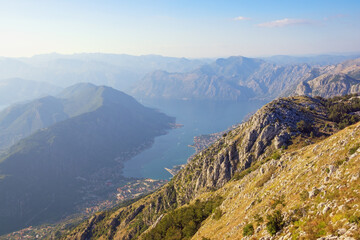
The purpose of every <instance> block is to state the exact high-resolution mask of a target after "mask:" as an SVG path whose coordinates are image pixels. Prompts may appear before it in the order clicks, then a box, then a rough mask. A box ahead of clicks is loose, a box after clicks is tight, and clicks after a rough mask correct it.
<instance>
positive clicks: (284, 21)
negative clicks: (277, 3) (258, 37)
mask: <svg viewBox="0 0 360 240" xmlns="http://www.w3.org/2000/svg"><path fill="white" fill-rule="evenodd" d="M310 23H311V21H310V20H307V19H291V18H284V19H280V20H275V21H271V22H264V23H260V24H258V26H259V27H268V28H272V27H285V26H291V25H300V24H310Z"/></svg>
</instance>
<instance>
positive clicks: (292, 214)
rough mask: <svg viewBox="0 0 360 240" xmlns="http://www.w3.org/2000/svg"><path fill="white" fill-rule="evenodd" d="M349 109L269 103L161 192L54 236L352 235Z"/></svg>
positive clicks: (354, 106)
mask: <svg viewBox="0 0 360 240" xmlns="http://www.w3.org/2000/svg"><path fill="white" fill-rule="evenodd" d="M358 111H360V100H359V96H353V95H348V96H346V97H336V98H332V99H324V98H320V97H319V98H310V97H305V96H301V97H290V98H281V99H277V100H275V101H273V102H271V103H269V104H267V105H265V106H264V107H263V108H261V109H260V110H259V111H258V112H256V113H255V114H254V115H253V116H252V117H251V118H250V119H249V120H248V121H247V122H245V123H242V124H240V125H239V126H238V127H237V128H235V129H233V130H231V131H229V132H228V133H227V134H224V135H223V137H221V138H220V139H219V140H218V141H216V142H215V143H214V144H213V145H211V146H210V147H209V148H207V149H204V150H202V151H201V152H200V153H198V154H197V155H196V156H195V157H194V158H192V159H191V161H190V162H188V163H187V164H186V166H185V167H184V168H183V169H182V170H181V171H180V172H179V173H178V174H177V175H175V176H174V178H172V180H171V181H170V182H169V183H168V184H166V185H164V186H163V187H162V188H160V189H158V190H157V191H155V192H154V193H152V194H150V195H147V196H144V197H142V198H141V199H139V200H136V201H135V202H130V203H124V204H123V205H120V206H118V207H117V208H115V209H113V210H109V211H105V212H99V213H97V214H95V215H93V216H92V217H91V218H89V219H88V220H86V221H84V222H83V223H81V224H80V225H78V226H77V227H75V228H70V229H65V230H64V231H63V234H64V235H63V236H62V237H61V239H69V240H70V239H222V238H224V237H225V238H229V239H240V238H242V237H245V239H251V238H256V239H260V238H263V239H270V238H271V239H290V238H291V237H295V238H302V239H318V237H324V238H323V239H346V238H348V239H356V237H358V236H359V230H360V229H359V227H358V223H359V218H360V216H359V212H358V211H357V209H358V204H359V203H360V198H359V194H358V191H359V190H360V189H359V186H360V185H359V181H360V177H359V164H358V163H359V161H360V150H359V149H360V142H359V139H360V138H359V136H360V125H359V123H356V122H357V121H359V120H360V117H354V121H353V122H347V123H346V124H345V125H342V124H343V123H345V122H346V121H347V120H348V119H349V116H355V115H354V112H358ZM339 112H340V113H341V114H340V115H338V117H335V116H334V115H336V114H337V113H339ZM353 123H356V124H355V125H351V124H353ZM349 125H351V126H349ZM346 126H349V127H346ZM344 127H345V129H343V130H340V129H341V128H344Z"/></svg>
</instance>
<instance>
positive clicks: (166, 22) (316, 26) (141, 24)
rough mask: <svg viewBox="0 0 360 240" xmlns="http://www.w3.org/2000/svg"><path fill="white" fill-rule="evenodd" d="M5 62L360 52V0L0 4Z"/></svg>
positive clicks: (32, 0) (0, 0) (0, 51)
mask: <svg viewBox="0 0 360 240" xmlns="http://www.w3.org/2000/svg"><path fill="white" fill-rule="evenodd" d="M0 6H1V7H0V56H8V57H21V56H32V55H35V54H42V53H50V52H58V53H64V54H71V53H81V52H105V53H126V54H132V55H142V54H161V55H165V56H176V57H191V58H198V57H225V56H231V55H243V56H268V55H277V54H288V55H306V54H322V53H343V52H360V1H359V0H338V1H335V0H312V1H308V0H301V1H300V0H297V1H295V0H287V1H276V0H262V1H261V0H237V1H231V0H221V1H220V0H219V1H211V0H208V1H202V0H198V1H196V0H192V1H187V0H179V1H177V0H129V1H121V0H117V1H115V0H113V1H111V0H97V1H95V0H87V1H82V0H0Z"/></svg>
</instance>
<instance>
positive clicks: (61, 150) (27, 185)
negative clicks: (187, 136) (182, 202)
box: [0, 84, 174, 234]
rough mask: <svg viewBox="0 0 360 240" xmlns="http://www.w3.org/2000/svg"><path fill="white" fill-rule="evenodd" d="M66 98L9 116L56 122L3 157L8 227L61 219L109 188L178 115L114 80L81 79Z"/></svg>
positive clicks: (2, 227) (1, 185)
mask: <svg viewBox="0 0 360 240" xmlns="http://www.w3.org/2000/svg"><path fill="white" fill-rule="evenodd" d="M61 97H63V98H60V97H59V98H53V97H49V98H43V99H39V100H37V101H35V102H33V103H31V104H30V105H26V106H27V107H26V108H25V109H28V113H31V114H30V115H27V117H26V118H23V117H22V116H23V115H24V114H25V115H26V114H27V112H26V111H25V112H24V111H22V110H24V109H21V108H15V110H16V111H15V110H14V111H10V112H11V113H12V114H10V115H7V118H5V120H6V119H8V118H10V117H11V116H14V115H16V114H18V115H19V116H20V118H17V119H18V120H19V121H20V120H24V121H25V122H24V126H26V124H29V123H30V126H34V125H35V123H39V124H38V126H42V127H44V125H41V124H50V126H45V128H42V129H40V130H38V131H36V132H35V133H33V134H31V135H30V136H28V137H26V138H24V139H22V140H20V141H19V142H18V143H16V144H15V145H13V146H12V147H11V148H9V149H8V150H7V151H6V152H4V154H2V155H1V156H0V192H1V194H0V233H1V234H2V233H6V232H10V231H13V230H16V229H20V228H24V227H26V226H29V225H33V224H39V223H42V222H43V221H44V220H46V221H47V222H48V221H53V220H56V219H59V218H60V217H63V216H66V214H69V213H73V212H74V211H75V210H76V209H75V208H76V207H78V206H79V204H81V203H82V202H86V201H87V202H89V201H91V200H92V199H96V198H97V195H100V196H101V195H102V194H105V193H106V184H105V183H106V182H107V181H110V183H116V182H117V181H122V180H124V177H122V175H121V169H122V163H123V161H125V160H127V159H129V158H131V157H132V156H134V155H135V154H137V153H138V152H139V151H141V150H143V149H145V148H147V147H148V146H149V145H151V143H152V141H153V139H154V137H155V136H159V135H161V134H164V133H165V132H166V130H168V129H170V128H171V126H172V124H174V119H173V118H172V117H168V116H166V115H165V114H162V113H160V112H158V111H155V110H153V109H149V108H146V107H144V106H143V105H141V104H140V103H138V102H137V101H136V100H135V99H134V98H132V97H130V96H128V95H126V94H124V93H122V92H119V91H117V90H115V89H112V88H109V87H104V86H101V87H98V86H94V85H91V84H78V85H75V86H73V87H70V88H68V89H66V90H64V92H62V94H61ZM54 106H55V107H54ZM47 107H49V108H47ZM33 117H34V118H33ZM5 120H3V122H4V121H5ZM5 122H10V123H11V124H13V125H14V124H16V121H15V122H12V121H10V120H9V121H5ZM31 123H32V124H31ZM19 124H20V123H19ZM20 125H21V124H20ZM20 125H18V126H20Z"/></svg>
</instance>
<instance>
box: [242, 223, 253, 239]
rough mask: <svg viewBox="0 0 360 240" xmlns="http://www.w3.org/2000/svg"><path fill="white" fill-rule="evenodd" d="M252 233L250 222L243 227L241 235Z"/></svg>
mask: <svg viewBox="0 0 360 240" xmlns="http://www.w3.org/2000/svg"><path fill="white" fill-rule="evenodd" d="M253 234H254V226H253V225H252V223H249V224H246V225H245V227H244V228H243V236H244V237H246V236H251V235H253Z"/></svg>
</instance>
